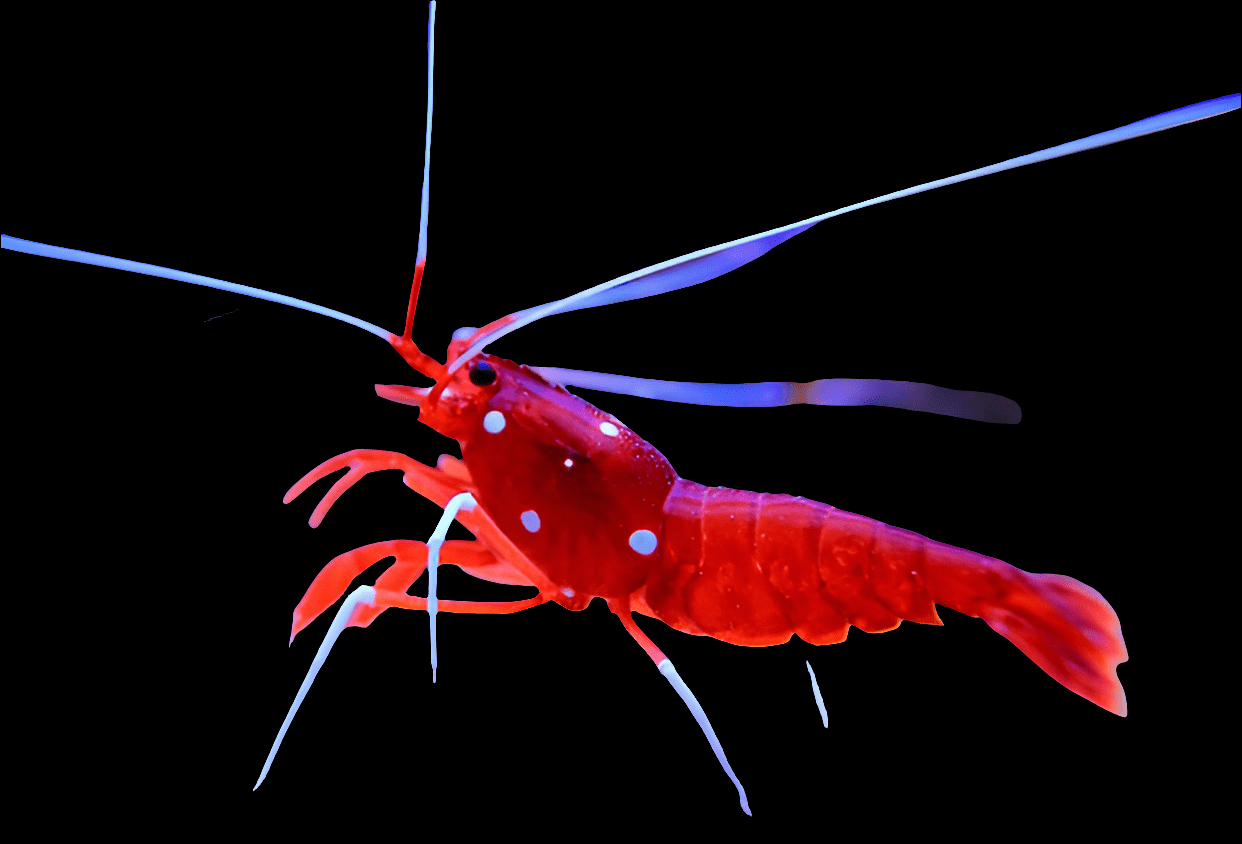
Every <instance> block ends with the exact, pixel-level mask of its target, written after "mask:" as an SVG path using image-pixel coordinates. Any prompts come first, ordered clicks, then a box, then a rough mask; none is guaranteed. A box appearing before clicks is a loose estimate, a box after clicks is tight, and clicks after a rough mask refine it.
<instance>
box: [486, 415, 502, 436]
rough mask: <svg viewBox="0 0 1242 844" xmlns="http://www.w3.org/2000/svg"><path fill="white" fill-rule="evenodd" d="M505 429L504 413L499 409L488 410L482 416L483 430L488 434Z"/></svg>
mask: <svg viewBox="0 0 1242 844" xmlns="http://www.w3.org/2000/svg"><path fill="white" fill-rule="evenodd" d="M504 429H505V415H504V414H503V413H501V412H500V411H499V410H489V411H488V412H487V415H486V416H484V417H483V430H484V431H487V432H488V433H489V434H499V433H500V432H501V431H503V430H504Z"/></svg>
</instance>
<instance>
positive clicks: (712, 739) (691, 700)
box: [656, 659, 750, 815]
mask: <svg viewBox="0 0 1242 844" xmlns="http://www.w3.org/2000/svg"><path fill="white" fill-rule="evenodd" d="M656 667H657V668H659V669H660V673H661V674H663V675H664V679H666V680H668V681H669V683H671V684H672V685H673V689H674V690H676V692H677V694H678V695H680V696H681V699H682V700H683V701H684V702H685V704H686V707H687V708H688V709H689V710H690V714H691V715H693V716H694V720H695V721H697V722H698V723H699V729H701V730H702V731H703V735H705V736H707V743H708V744H710V745H711V746H712V752H714V753H715V754H716V759H717V760H718V761H719V762H720V765H721V767H722V768H724V770H725V773H726V774H728V775H729V779H731V780H732V781H733V784H734V785H736V786H737V795H738V797H739V798H740V799H741V801H742V811H743V812H745V813H746V814H748V815H749V814H750V804H749V803H747V802H746V789H744V788H742V783H741V782H740V781H739V780H738V778H737V775H736V774H735V773H733V769H732V768H730V767H729V760H728V759H726V758H725V754H724V748H722V747H721V746H720V739H718V738H716V731H715V730H713V729H712V723H711V721H708V720H707V713H705V712H704V711H703V707H702V706H700V705H699V701H698V699H697V698H695V696H694V692H692V691H690V687H689V686H687V685H686V683H685V681H684V680H682V679H681V676H680V675H678V673H677V669H676V668H674V667H673V663H672V662H671V661H669V660H667V659H665V660H663V661H662V662H661V663H660V664H659V665H658V666H656Z"/></svg>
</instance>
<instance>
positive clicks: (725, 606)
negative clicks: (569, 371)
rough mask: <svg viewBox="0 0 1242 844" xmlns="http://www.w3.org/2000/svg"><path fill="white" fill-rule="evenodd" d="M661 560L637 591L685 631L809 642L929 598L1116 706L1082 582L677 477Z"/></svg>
mask: <svg viewBox="0 0 1242 844" xmlns="http://www.w3.org/2000/svg"><path fill="white" fill-rule="evenodd" d="M663 531H664V536H663V542H662V545H661V554H660V559H659V560H658V561H657V562H656V564H655V565H654V566H653V568H652V570H651V575H650V578H649V580H648V582H647V585H646V587H645V592H644V594H643V597H644V599H645V603H646V605H647V606H648V607H650V609H651V610H652V611H653V612H654V613H655V614H656V616H657V617H659V618H660V619H661V620H663V621H665V622H666V623H667V624H670V625H671V626H673V627H676V628H677V629H679V630H683V631H685V632H688V633H697V634H701V635H708V636H712V637H714V638H717V639H722V640H724V641H726V642H731V643H734V644H739V645H752V646H762V645H774V644H780V643H782V642H785V641H788V639H789V638H790V637H791V636H793V635H794V634H795V633H796V634H797V635H798V636H800V637H801V638H802V639H804V640H806V641H808V642H810V643H812V644H833V643H836V642H841V641H843V640H844V639H845V636H846V633H847V632H848V630H849V627H850V626H851V625H852V626H854V627H858V628H859V629H861V630H863V631H866V632H869V633H881V632H885V631H887V630H892V629H894V628H896V627H897V626H898V625H899V624H900V623H901V622H902V621H903V620H908V621H916V622H919V623H922V624H941V623H942V622H941V621H940V618H939V616H938V615H937V613H936V607H935V605H936V604H940V605H942V606H946V607H949V608H950V609H954V610H957V611H959V612H962V613H965V614H967V615H970V616H974V617H977V618H979V617H981V618H983V619H984V620H985V621H987V623H988V624H989V625H990V626H991V627H992V629H994V630H996V632H998V633H1000V634H1001V635H1002V636H1004V637H1005V638H1007V639H1009V641H1011V642H1013V643H1014V644H1015V645H1016V646H1017V647H1018V648H1019V649H1020V650H1021V651H1022V652H1023V653H1025V654H1026V655H1027V656H1028V657H1030V658H1031V659H1032V660H1033V661H1034V662H1035V663H1036V664H1037V665H1038V666H1039V667H1040V668H1042V669H1043V670H1044V671H1046V672H1047V673H1048V674H1049V675H1050V676H1051V677H1052V678H1053V679H1055V680H1057V681H1058V682H1059V683H1061V684H1062V685H1064V686H1065V687H1066V688H1068V689H1070V690H1071V691H1073V692H1075V693H1077V694H1079V695H1082V696H1083V697H1085V698H1087V699H1088V700H1090V701H1092V702H1093V703H1096V704H1098V705H1100V706H1102V707H1104V708H1105V709H1108V710H1109V711H1110V712H1115V713H1117V714H1119V715H1124V714H1125V692H1124V691H1123V690H1122V688H1121V684H1120V682H1119V681H1118V680H1117V672H1116V667H1117V665H1118V663H1120V662H1124V661H1125V659H1126V649H1125V643H1124V641H1123V640H1122V637H1121V626H1120V623H1119V622H1118V620H1117V615H1116V613H1115V612H1114V611H1113V609H1112V607H1111V606H1109V604H1108V602H1107V601H1105V600H1104V598H1103V597H1101V596H1100V594H1099V593H1098V592H1096V591H1095V590H1094V589H1092V588H1091V587H1089V586H1087V585H1085V584H1083V583H1080V582H1078V581H1077V580H1074V579H1073V578H1070V577H1065V576H1063V575H1056V574H1029V573H1027V572H1024V571H1022V570H1020V569H1017V568H1015V567H1014V566H1011V565H1009V564H1008V563H1005V562H1003V561H1001V560H997V559H994V558H991V557H985V556H983V555H981V554H976V553H974V552H973V551H967V550H965V549H962V548H955V547H953V546H950V545H944V544H942V543H939V542H934V541H932V540H930V539H927V538H925V537H923V536H920V535H918V534H916V533H913V532H911V531H907V530H902V529H900V528H894V527H890V526H888V525H885V524H883V523H881V522H878V521H876V520H874V519H869V518H867V517H865V516H858V515H855V514H853V513H848V512H846V511H844V510H838V509H837V508H835V507H830V506H828V505H826V504H821V503H819V502H816V501H808V500H806V499H804V498H795V497H793V496H789V495H768V494H762V493H754V492H745V491H742V490H734V489H727V488H722V487H716V488H708V487H704V486H702V485H700V484H696V483H694V482H692V481H687V480H685V479H682V478H679V479H677V480H676V482H675V483H674V485H673V488H672V489H671V491H670V493H669V496H668V498H667V499H666V501H665V504H664V527H663Z"/></svg>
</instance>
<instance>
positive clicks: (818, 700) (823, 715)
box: [806, 659, 828, 730]
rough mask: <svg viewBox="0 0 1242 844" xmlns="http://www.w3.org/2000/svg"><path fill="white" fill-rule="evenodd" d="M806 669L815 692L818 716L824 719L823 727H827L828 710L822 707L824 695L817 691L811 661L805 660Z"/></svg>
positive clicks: (817, 687)
mask: <svg viewBox="0 0 1242 844" xmlns="http://www.w3.org/2000/svg"><path fill="white" fill-rule="evenodd" d="M806 670H807V671H809V672H811V691H812V692H814V693H815V705H816V706H818V707H819V717H820V718H823V719H824V729H825V730H826V729H828V710H827V709H824V696H823V695H821V694H820V693H819V683H817V682H815V669H814V668H812V667H811V661H810V660H809V659H808V660H807V661H806Z"/></svg>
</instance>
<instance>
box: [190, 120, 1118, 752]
mask: <svg viewBox="0 0 1242 844" xmlns="http://www.w3.org/2000/svg"><path fill="white" fill-rule="evenodd" d="M1134 116H1135V117H1138V116H1140V115H1134ZM1045 166H1055V165H1045ZM778 222H779V221H778ZM784 248H789V247H784ZM683 251H684V250H683ZM677 254H679V253H677ZM433 260H434V259H433ZM765 260H766V259H765ZM169 263H172V262H171V261H170V262H169ZM271 286H276V285H271ZM525 304H530V302H527V303H525ZM515 309H516V308H503V307H502V308H500V309H499V312H501V313H503V312H505V311H506V310H515ZM227 319H228V317H227V316H223V317H221V321H222V322H227ZM217 324H218V323H217ZM420 330H421V328H420ZM532 330H533V329H532ZM682 359H683V360H685V359H693V356H692V355H683V356H682ZM459 372H460V370H459ZM759 377H762V376H759ZM811 377H813V376H811ZM745 379H746V376H744V375H743V376H742V378H741V379H739V380H745ZM722 380H723V379H722ZM963 386H965V387H967V388H969V387H973V386H976V385H973V384H965V385H963ZM985 386H987V387H988V388H993V387H992V385H985ZM994 389H996V390H997V391H998V392H1004V389H1003V386H997V387H994ZM597 403H599V404H601V405H604V402H601V401H597ZM1023 404H1024V407H1028V411H1029V405H1028V404H1027V403H1026V402H1025V401H1024V402H1023ZM605 406H609V405H605ZM611 407H612V408H613V409H614V410H615V411H616V412H617V413H618V415H619V416H620V417H621V418H622V419H625V420H627V421H630V422H632V423H633V422H635V420H634V418H633V415H632V411H630V410H628V409H627V410H622V409H620V408H617V407H616V406H615V405H611ZM717 412H718V413H719V412H725V413H727V411H717ZM894 413H895V411H894ZM700 418H701V417H700ZM963 424H966V423H963ZM651 427H652V426H651V425H650V424H645V425H644V424H635V428H636V429H638V430H644V431H645V430H648V429H649V428H651ZM974 427H978V426H977V425H976V426H974ZM625 430H628V429H625ZM981 436H985V435H981ZM653 439H655V440H656V441H657V442H658V441H659V438H658V437H655V436H654V435H653ZM661 448H663V449H664V450H665V452H666V453H669V454H670V455H671V454H674V452H673V451H671V450H670V449H668V447H667V446H665V445H663V443H661ZM800 448H802V449H806V448H809V445H807V444H803V445H801V446H800ZM433 462H434V461H433ZM678 463H679V467H680V465H681V462H680V461H678ZM682 471H684V472H686V474H687V475H689V476H694V477H696V478H699V479H701V480H708V479H707V478H705V477H704V476H703V475H702V474H699V473H695V472H694V471H693V470H687V469H684V468H683V469H682ZM841 474H842V476H844V475H845V474H846V473H841ZM723 480H724V479H721V480H719V481H718V480H709V481H708V482H709V483H717V482H723ZM759 488H773V487H759ZM821 497H825V498H829V500H834V501H838V503H841V502H840V501H839V500H838V499H835V498H830V497H829V496H828V495H826V494H825V495H824V496H821ZM337 506H338V507H344V506H346V505H345V504H344V503H343V504H341V505H337ZM855 509H858V510H861V511H863V512H877V511H874V510H868V509H866V508H864V507H861V506H856V505H855ZM336 515H337V514H336V513H334V514H333V516H334V517H335V516H336ZM517 515H518V522H517V523H515V529H519V528H518V527H517V526H518V525H521V521H520V516H521V513H518V514H517ZM877 515H882V517H883V518H885V519H886V520H887V521H891V522H893V523H898V524H900V523H902V522H901V520H900V519H899V518H894V517H892V516H890V515H887V514H882V513H879V512H877ZM330 521H331V519H329V522H330ZM520 529H525V528H524V527H522V528H520ZM920 531H921V532H922V533H926V534H928V535H930V536H933V537H939V534H937V533H936V532H935V530H934V529H933V527H930V526H929V527H920ZM519 535H520V534H519ZM627 541H628V540H627ZM962 541H963V543H964V540H962ZM985 550H986V549H985ZM998 556H1000V555H999V554H998ZM1003 556H1006V557H1011V555H1008V554H1005V555H1003ZM1064 568H1065V570H1067V571H1071V573H1072V572H1073V567H1072V566H1068V565H1067V566H1065V567H1064ZM652 635H655V634H652ZM852 638H857V637H856V636H855V637H852ZM679 664H681V663H679ZM684 670H685V668H684V666H683V671H684ZM691 685H693V682H691ZM700 697H702V698H703V699H704V705H705V706H706V707H707V709H708V711H709V712H710V711H711V704H710V702H709V701H708V699H707V696H706V695H703V694H702V692H701V691H700ZM725 744H726V746H727V744H728V742H727V741H726V742H725Z"/></svg>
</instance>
